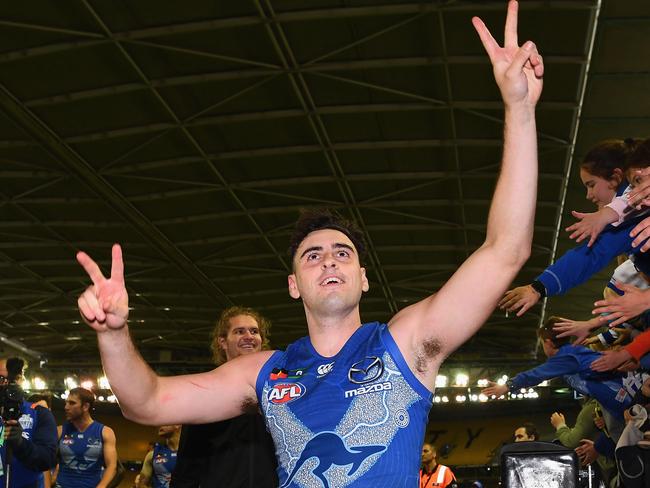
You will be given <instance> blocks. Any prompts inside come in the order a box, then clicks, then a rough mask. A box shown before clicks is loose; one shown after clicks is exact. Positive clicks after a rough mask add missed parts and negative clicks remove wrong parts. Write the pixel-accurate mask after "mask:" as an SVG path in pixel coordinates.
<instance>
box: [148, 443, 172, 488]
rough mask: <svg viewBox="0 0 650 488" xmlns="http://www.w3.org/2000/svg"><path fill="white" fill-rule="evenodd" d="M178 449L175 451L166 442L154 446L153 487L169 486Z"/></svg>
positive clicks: (152, 460)
mask: <svg viewBox="0 0 650 488" xmlns="http://www.w3.org/2000/svg"><path fill="white" fill-rule="evenodd" d="M176 455H177V451H173V450H172V449H170V448H169V447H167V446H166V445H164V444H158V443H156V444H155V445H154V446H153V457H152V458H151V463H152V464H153V479H152V482H153V483H152V484H153V488H169V481H170V480H171V478H172V471H174V467H175V466H176Z"/></svg>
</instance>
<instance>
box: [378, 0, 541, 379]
mask: <svg viewBox="0 0 650 488" xmlns="http://www.w3.org/2000/svg"><path fill="white" fill-rule="evenodd" d="M517 11H518V4H517V2H516V1H511V2H510V3H509V4H508V15H507V18H506V25H505V41H504V46H503V47H500V46H499V45H498V44H497V42H496V41H495V40H494V38H493V37H492V35H491V34H490V32H489V31H488V29H487V28H486V27H485V25H484V24H483V22H482V21H481V20H480V19H478V18H476V17H475V18H474V19H472V22H473V24H474V27H475V28H476V30H477V32H478V34H479V36H480V38H481V42H482V43H483V46H484V47H485V50H486V51H487V53H488V56H489V58H490V61H491V63H492V67H493V71H494V77H495V79H496V81H497V84H498V86H499V90H500V91H501V96H502V98H503V102H504V105H505V128H504V148H503V158H502V165H501V174H500V175H499V178H498V181H497V185H496V189H495V192H494V197H493V199H492V204H491V206H490V212H489V216H488V223H487V235H486V239H485V242H484V243H483V245H482V246H481V247H480V248H479V249H478V250H477V251H475V252H474V253H473V254H472V255H471V256H470V257H469V258H468V259H467V260H466V261H465V262H464V263H463V264H462V265H461V267H460V268H459V269H458V270H457V271H456V272H455V273H454V275H453V276H452V277H451V278H450V279H449V281H448V282H447V283H446V284H445V285H444V286H443V287H442V289H441V290H440V291H439V292H438V293H437V294H435V295H432V296H430V297H428V298H426V299H424V300H423V301H421V302H419V303H416V304H414V305H412V306H410V307H408V308H406V309H404V310H403V311H401V312H399V313H398V314H397V315H396V316H395V317H394V318H393V320H391V322H390V326H391V334H392V335H393V337H395V339H396V341H397V343H398V345H399V347H400V350H401V351H402V353H403V354H404V355H405V357H406V359H407V361H408V362H409V364H410V366H411V368H412V369H414V371H415V372H416V374H418V375H419V376H420V378H421V379H423V381H424V382H425V383H426V384H427V385H428V386H430V387H432V386H433V382H434V381H435V374H436V373H437V367H438V365H439V364H440V362H441V361H442V360H443V359H444V358H445V357H446V356H448V355H449V354H450V353H451V352H453V351H454V350H455V349H456V348H458V347H459V346H460V345H461V344H463V343H464V342H465V341H466V340H468V339H469V338H470V337H471V336H472V335H474V333H476V331H477V330H478V329H479V328H480V326H481V325H482V324H483V323H484V322H485V320H486V319H487V318H488V317H489V315H490V313H491V312H492V311H493V310H494V308H495V306H496V304H497V302H498V301H499V299H500V298H501V296H502V295H503V293H504V291H505V290H506V288H507V287H508V285H509V284H510V283H511V282H512V280H513V279H514V277H515V275H516V274H517V272H518V271H519V269H520V268H521V267H522V266H523V264H524V263H525V262H526V260H527V259H528V257H529V255H530V249H531V244H532V237H533V226H534V216H535V204H536V194H537V132H536V125H535V106H536V104H537V101H538V100H539V97H540V95H541V91H542V75H543V71H544V68H543V63H542V58H541V56H540V55H539V54H538V52H537V48H536V47H535V45H534V44H533V43H532V42H531V41H527V42H525V43H524V44H523V45H522V46H521V47H520V46H519V44H518V40H517ZM422 359H424V362H423V361H422ZM424 364H426V366H425V367H423V365H424Z"/></svg>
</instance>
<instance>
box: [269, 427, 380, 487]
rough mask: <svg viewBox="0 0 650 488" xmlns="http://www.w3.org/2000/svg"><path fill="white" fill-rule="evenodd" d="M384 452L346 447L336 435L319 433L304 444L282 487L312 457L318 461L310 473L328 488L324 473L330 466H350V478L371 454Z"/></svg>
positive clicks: (374, 449)
mask: <svg viewBox="0 0 650 488" xmlns="http://www.w3.org/2000/svg"><path fill="white" fill-rule="evenodd" d="M385 450H386V446H354V447H348V446H346V445H345V441H344V440H343V439H342V438H341V437H340V436H339V435H338V434H336V433H334V432H321V433H320V434H316V435H315V436H314V437H312V438H311V439H310V440H309V442H307V444H305V448H304V449H303V450H302V453H301V454H300V458H299V459H298V461H296V465H295V466H294V468H293V470H292V471H291V474H289V477H288V478H287V481H285V482H284V484H283V485H282V487H285V486H288V485H289V484H290V483H291V480H293V477H294V476H295V475H296V473H297V472H298V471H299V470H300V468H302V466H303V465H304V464H305V463H306V462H307V461H309V460H310V459H311V458H313V457H315V458H317V459H318V464H317V465H316V466H314V467H313V468H312V473H313V474H314V475H315V476H316V477H317V478H318V479H320V480H321V481H322V482H323V488H330V485H329V482H328V481H327V477H326V476H325V472H326V471H327V470H328V469H330V468H331V467H332V466H347V465H349V464H351V465H352V467H350V469H349V471H348V476H352V475H353V474H354V473H355V472H356V471H357V470H358V469H359V468H360V467H361V464H362V463H363V462H364V461H365V460H366V459H368V458H369V457H370V456H372V455H373V454H376V453H379V452H383V451H385ZM314 486H315V485H314ZM282 487H281V488H282Z"/></svg>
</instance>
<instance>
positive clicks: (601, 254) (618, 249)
mask: <svg viewBox="0 0 650 488" xmlns="http://www.w3.org/2000/svg"><path fill="white" fill-rule="evenodd" d="M646 143H647V141H646ZM639 146H640V141H639V140H632V139H626V140H625V141H604V142H603V143H600V144H598V145H597V146H595V147H594V148H592V150H590V151H589V152H588V153H587V155H586V156H585V159H584V161H583V164H582V165H581V177H583V176H584V177H583V178H582V179H583V181H584V182H585V185H587V190H588V191H587V198H588V199H590V200H592V201H593V202H594V203H595V204H596V205H597V206H598V207H599V208H600V207H602V206H604V205H606V204H608V203H610V202H611V200H612V199H613V198H614V197H615V196H616V195H617V194H622V192H623V190H624V188H625V187H626V186H627V182H625V180H624V177H623V169H624V165H625V162H626V160H627V159H628V157H629V156H630V155H631V154H632V153H633V152H634V151H636V149H637V148H638V147H639ZM590 189H591V190H592V192H591V193H590V192H589V190H590ZM595 190H597V192H595ZM608 199H609V200H608ZM641 219H642V217H636V218H633V219H631V220H628V221H625V222H623V223H622V224H621V225H619V226H618V227H608V228H607V229H606V231H605V232H603V233H602V234H601V236H600V238H599V239H598V240H597V241H596V243H595V244H594V245H593V246H591V247H590V246H588V245H587V243H583V244H582V245H581V246H579V247H576V248H574V249H571V250H570V251H568V252H567V253H565V254H564V255H563V256H562V257H561V258H560V259H558V260H557V261H556V262H555V263H553V264H552V265H551V266H549V267H548V268H546V270H544V272H543V273H542V274H540V275H539V276H537V278H536V279H535V280H534V281H533V282H532V283H531V284H529V285H525V286H519V287H516V288H513V289H511V290H508V291H507V292H506V293H505V295H504V297H503V299H502V300H501V301H500V302H499V307H500V308H501V309H502V310H507V311H509V312H516V313H517V316H518V317H519V316H521V315H523V314H524V313H525V312H526V311H527V310H528V309H530V308H531V307H532V306H533V305H535V304H536V303H537V302H538V301H539V300H541V299H542V298H544V297H546V296H554V295H561V294H564V293H566V292H567V291H568V290H569V289H571V288H573V287H575V286H577V285H579V284H581V283H583V282H585V281H586V280H587V279H589V278H590V277H591V276H592V275H593V274H594V273H595V272H597V271H600V270H601V269H602V268H603V267H605V266H606V265H607V264H609V262H610V261H611V260H612V259H614V257H616V256H618V255H620V254H627V253H629V252H632V251H633V241H634V243H635V246H638V245H639V244H641V243H642V242H640V240H639V239H633V238H632V237H630V235H629V232H630V229H631V228H632V226H634V225H636V224H637V223H639V222H640V221H641ZM647 237H650V231H649V233H648V236H647Z"/></svg>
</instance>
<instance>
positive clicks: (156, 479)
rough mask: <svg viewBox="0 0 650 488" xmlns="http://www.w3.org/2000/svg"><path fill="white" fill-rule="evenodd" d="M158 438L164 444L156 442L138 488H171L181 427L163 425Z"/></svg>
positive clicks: (145, 463) (142, 470)
mask: <svg viewBox="0 0 650 488" xmlns="http://www.w3.org/2000/svg"><path fill="white" fill-rule="evenodd" d="M158 436H159V437H161V438H162V440H163V442H156V443H155V444H154V445H153V449H152V450H151V451H149V452H148V453H147V456H146V457H145V458H144V462H143V463H142V469H141V470H140V477H139V478H138V484H137V488H145V487H147V486H151V487H152V488H169V481H170V480H171V477H172V471H174V467H175V466H176V458H177V454H178V441H179V440H180V437H181V426H180V425H162V426H160V427H159V428H158Z"/></svg>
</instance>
